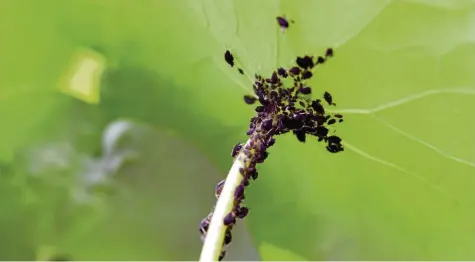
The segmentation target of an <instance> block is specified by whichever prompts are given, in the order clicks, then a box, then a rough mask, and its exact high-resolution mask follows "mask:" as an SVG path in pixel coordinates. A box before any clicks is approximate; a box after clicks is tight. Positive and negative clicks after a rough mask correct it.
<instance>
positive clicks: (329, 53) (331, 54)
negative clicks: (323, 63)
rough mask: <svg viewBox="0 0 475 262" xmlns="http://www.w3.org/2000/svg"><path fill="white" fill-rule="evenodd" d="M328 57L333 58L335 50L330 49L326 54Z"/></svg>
mask: <svg viewBox="0 0 475 262" xmlns="http://www.w3.org/2000/svg"><path fill="white" fill-rule="evenodd" d="M325 56H326V57H332V56H333V49H332V48H328V49H327V51H326V52H325Z"/></svg>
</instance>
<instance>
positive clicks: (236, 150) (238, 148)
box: [231, 143, 242, 157]
mask: <svg viewBox="0 0 475 262" xmlns="http://www.w3.org/2000/svg"><path fill="white" fill-rule="evenodd" d="M241 149H242V144H241V143H237V144H236V145H235V146H234V148H233V151H232V152H231V156H232V157H236V156H237V155H238V154H239V152H241Z"/></svg>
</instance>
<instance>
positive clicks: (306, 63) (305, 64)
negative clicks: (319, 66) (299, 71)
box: [296, 56, 315, 69]
mask: <svg viewBox="0 0 475 262" xmlns="http://www.w3.org/2000/svg"><path fill="white" fill-rule="evenodd" d="M296 63H297V65H298V66H300V67H301V68H303V69H312V68H313V66H314V65H315V64H314V63H313V58H312V57H311V56H304V57H297V59H296Z"/></svg>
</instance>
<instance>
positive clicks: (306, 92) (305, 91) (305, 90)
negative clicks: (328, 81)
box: [299, 86, 312, 106]
mask: <svg viewBox="0 0 475 262" xmlns="http://www.w3.org/2000/svg"><path fill="white" fill-rule="evenodd" d="M299 92H300V93H302V94H304V95H309V94H310V93H312V88H310V87H308V86H307V87H301V88H299ZM300 102H302V101H300ZM302 103H303V102H302ZM302 106H305V105H302Z"/></svg>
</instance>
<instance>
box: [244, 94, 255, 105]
mask: <svg viewBox="0 0 475 262" xmlns="http://www.w3.org/2000/svg"><path fill="white" fill-rule="evenodd" d="M256 101H257V98H256V97H254V96H251V95H245V96H244V102H245V103H246V104H248V105H252V104H254V103H255V102H256Z"/></svg>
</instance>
